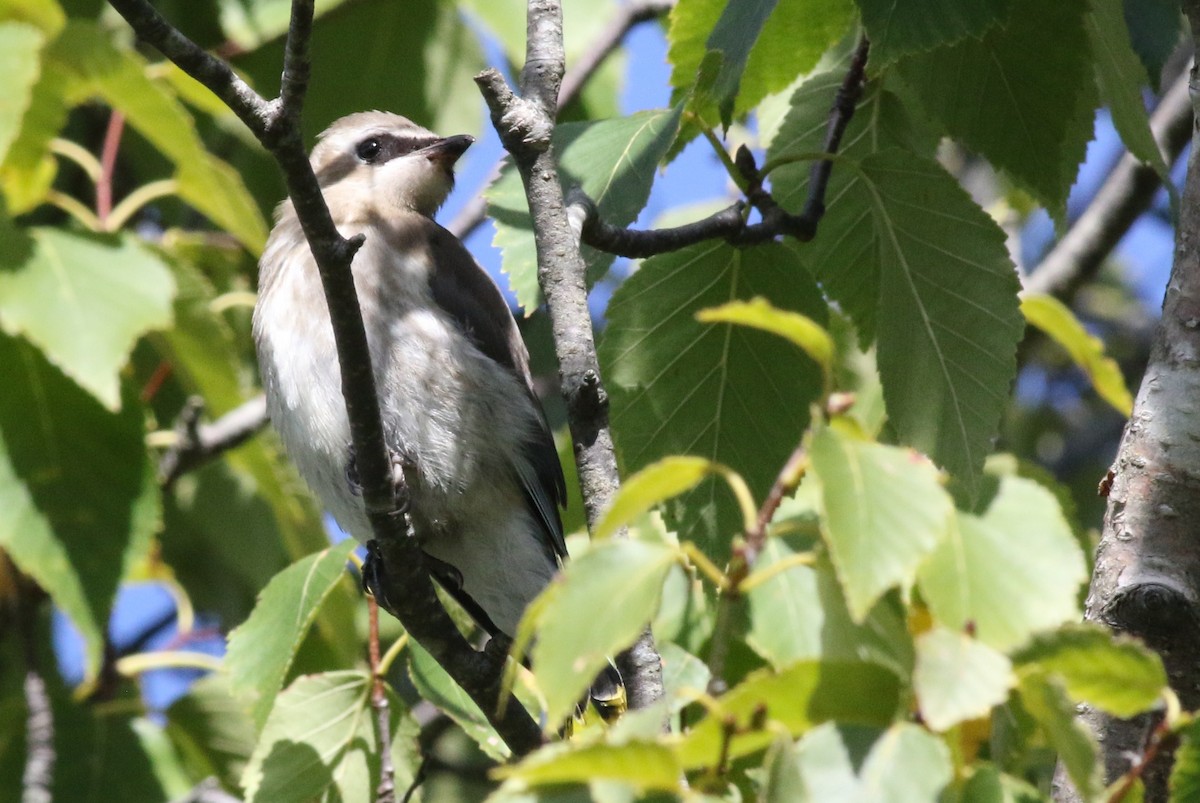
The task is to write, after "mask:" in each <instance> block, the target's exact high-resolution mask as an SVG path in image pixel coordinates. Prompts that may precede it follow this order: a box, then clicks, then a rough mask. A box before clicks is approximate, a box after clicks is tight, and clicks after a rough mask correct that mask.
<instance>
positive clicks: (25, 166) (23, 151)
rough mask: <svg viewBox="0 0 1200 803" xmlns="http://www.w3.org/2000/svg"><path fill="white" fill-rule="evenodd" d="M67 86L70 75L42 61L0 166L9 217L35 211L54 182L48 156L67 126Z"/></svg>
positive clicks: (0, 183)
mask: <svg viewBox="0 0 1200 803" xmlns="http://www.w3.org/2000/svg"><path fill="white" fill-rule="evenodd" d="M69 83H70V75H69V73H68V72H67V71H66V70H65V69H63V67H62V66H61V65H59V64H57V63H56V62H55V61H53V60H49V59H47V60H44V61H43V63H42V65H41V74H40V75H39V77H38V80H37V82H36V83H35V84H34V85H33V88H32V90H31V92H30V98H29V105H28V107H27V109H26V111H25V114H24V115H23V117H22V119H21V126H20V129H19V131H18V134H17V137H16V139H15V140H13V142H12V143H11V144H10V146H9V148H8V153H7V155H6V157H5V159H4V161H3V162H2V163H0V188H2V189H3V192H4V200H5V203H6V205H7V208H8V212H9V213H10V214H12V215H19V214H24V213H26V212H28V211H30V210H32V209H33V208H35V207H36V206H37V205H38V204H40V203H41V202H42V200H43V199H44V198H45V195H46V193H47V192H48V191H49V189H50V186H51V184H53V182H54V177H55V175H56V174H57V172H58V162H57V161H56V160H55V158H54V157H53V156H52V155H51V154H50V140H52V139H53V138H54V137H55V136H57V135H58V132H59V131H60V130H61V129H62V127H63V125H65V123H66V120H67V104H66V98H65V94H66V91H67V90H66V87H67V85H68V84H69Z"/></svg>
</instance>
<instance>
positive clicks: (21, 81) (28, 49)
mask: <svg viewBox="0 0 1200 803" xmlns="http://www.w3.org/2000/svg"><path fill="white" fill-rule="evenodd" d="M44 42H45V37H44V36H43V35H42V32H41V31H40V30H38V29H37V28H35V27H33V26H32V25H27V24H26V23H23V22H4V23H0V75H3V76H4V83H3V85H2V86H0V162H3V161H4V157H5V156H6V154H7V153H8V148H9V146H10V145H12V143H13V140H15V139H16V138H17V133H18V132H19V131H20V129H21V121H22V119H23V118H24V117H25V111H26V110H27V109H28V108H29V103H30V101H31V99H32V96H33V86H34V84H35V83H36V82H37V79H38V75H39V73H40V64H39V61H38V54H39V52H40V51H41V49H42V45H43V44H44Z"/></svg>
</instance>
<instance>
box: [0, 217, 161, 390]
mask: <svg viewBox="0 0 1200 803" xmlns="http://www.w3.org/2000/svg"><path fill="white" fill-rule="evenodd" d="M5 237H6V238H7V242H6V244H5V247H4V248H3V249H2V250H0V326H2V327H3V328H4V329H5V330H6V331H8V332H9V333H12V334H21V335H24V336H25V337H27V338H29V340H30V341H31V342H33V343H34V344H36V345H37V346H38V347H39V348H41V350H42V351H43V352H44V353H45V355H46V356H47V358H49V360H50V361H51V362H53V363H54V364H55V365H57V366H58V367H59V368H60V369H61V370H62V371H63V373H65V374H67V376H69V377H71V378H72V379H74V380H75V381H76V382H78V383H79V385H80V386H82V387H83V388H84V389H86V390H88V391H89V392H91V393H92V394H93V395H94V396H95V397H96V398H97V399H99V400H100V401H101V403H103V404H104V405H105V406H106V407H108V408H109V409H111V410H115V409H117V407H118V406H119V405H120V402H121V399H120V390H119V378H118V371H119V370H120V369H121V368H122V367H123V366H124V365H125V363H126V361H127V360H128V358H129V353H130V352H131V351H132V349H133V344H134V342H135V341H136V340H137V339H138V337H140V336H141V335H142V334H143V333H145V332H147V331H149V330H152V329H159V328H163V327H166V326H168V325H169V324H170V323H171V298H172V296H173V295H174V293H175V283H174V281H173V280H172V278H171V274H170V271H169V270H168V269H167V267H166V266H165V265H164V264H163V262H162V260H161V259H160V258H159V257H158V256H157V255H155V254H154V253H152V252H150V251H149V250H147V249H146V248H145V247H143V246H142V245H141V244H140V243H139V242H138V241H137V240H136V239H134V238H131V237H126V238H117V237H97V236H89V235H83V234H75V233H72V232H69V231H65V230H62V229H51V228H37V229H31V230H29V232H28V236H26V235H25V233H24V232H21V233H18V232H16V231H15V230H13V231H10V232H8V233H6V235H5Z"/></svg>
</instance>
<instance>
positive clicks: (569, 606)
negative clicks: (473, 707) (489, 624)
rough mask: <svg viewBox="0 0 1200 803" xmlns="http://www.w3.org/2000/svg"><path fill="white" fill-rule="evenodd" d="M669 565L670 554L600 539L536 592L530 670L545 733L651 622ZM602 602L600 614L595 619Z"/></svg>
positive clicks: (650, 545)
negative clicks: (540, 703) (542, 699)
mask: <svg viewBox="0 0 1200 803" xmlns="http://www.w3.org/2000/svg"><path fill="white" fill-rule="evenodd" d="M676 559H677V558H676V553H675V550H674V549H671V548H670V547H666V546H663V545H660V544H653V543H650V542H647V541H633V540H628V539H622V540H619V541H617V540H610V541H604V542H600V543H597V544H595V545H594V546H593V547H592V548H591V549H589V550H588V551H587V552H586V553H584V554H583V555H582V556H580V557H578V558H576V559H574V560H572V561H571V562H570V563H569V564H567V568H566V569H565V570H564V571H563V573H562V574H561V575H560V576H559V577H558V578H556V579H555V580H554V582H552V583H551V584H550V586H549V587H548V588H547V589H546V590H545V591H543V592H542V596H541V597H540V599H544V600H545V603H544V604H539V605H538V608H539V609H540V610H542V611H544V613H543V614H542V616H541V619H540V620H539V622H538V640H537V643H535V644H534V646H533V666H534V671H535V673H536V675H537V679H538V687H539V688H540V689H541V691H542V693H543V694H544V695H545V698H546V720H547V725H548V726H549V727H550V728H555V727H557V726H558V725H559V723H561V722H562V720H563V719H564V718H565V717H566V716H567V715H568V714H570V713H571V712H572V711H573V710H574V709H575V704H576V703H578V702H579V700H580V698H581V697H582V696H583V693H584V692H585V691H586V690H587V689H588V687H589V686H590V685H591V683H592V681H593V680H594V679H595V677H596V675H598V674H599V672H600V670H601V669H602V668H603V667H604V666H605V664H606V663H607V662H608V659H609V657H611V656H614V655H616V654H617V653H618V652H620V651H621V650H623V649H625V648H626V647H628V646H629V645H630V644H632V643H633V642H634V640H635V639H636V638H637V637H638V634H640V633H641V632H642V629H643V628H644V627H645V626H646V624H647V623H648V622H649V621H650V619H651V618H652V617H653V616H654V612H655V611H656V610H658V602H659V598H660V596H661V595H662V586H663V580H664V579H665V578H666V575H667V570H668V569H669V568H671V566H672V565H673V564H674V563H675V561H676ZM601 601H603V606H604V615H603V616H596V606H597V604H600V603H601ZM580 622H588V623H589V624H588V626H587V627H580V626H579V623H580Z"/></svg>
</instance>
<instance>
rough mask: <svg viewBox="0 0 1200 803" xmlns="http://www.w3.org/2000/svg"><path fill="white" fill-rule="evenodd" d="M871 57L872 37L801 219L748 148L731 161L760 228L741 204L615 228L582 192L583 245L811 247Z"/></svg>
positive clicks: (574, 200)
mask: <svg viewBox="0 0 1200 803" xmlns="http://www.w3.org/2000/svg"><path fill="white" fill-rule="evenodd" d="M869 52H870V42H868V41H867V39H866V37H863V38H862V39H861V40H859V43H858V47H857V48H856V49H855V51H854V56H853V58H851V60H850V67H849V68H848V69H847V70H846V76H845V78H844V79H843V80H842V85H841V87H840V88H839V89H838V91H837V94H836V95H835V96H834V101H833V105H832V107H831V109H830V112H829V122H828V124H827V126H826V131H825V151H824V157H823V158H818V159H816V160H815V161H814V162H813V166H812V171H811V173H810V176H809V182H808V197H807V199H806V201H805V203H804V209H803V211H802V212H801V213H800V214H799V215H793V214H791V213H790V212H787V211H786V210H784V209H783V207H781V206H780V205H779V204H778V203H777V202H776V201H775V198H774V197H773V196H772V195H771V193H770V192H769V191H768V190H767V189H766V187H765V186H764V182H765V178H766V177H765V176H764V174H763V172H762V171H761V170H760V169H759V167H758V165H757V164H756V163H755V161H754V155H753V154H751V153H750V150H749V149H748V148H746V147H745V146H742V147H741V148H739V149H738V151H737V154H736V156H735V157H734V159H732V160H731V161H732V162H733V164H734V167H733V168H731V169H733V170H735V171H736V173H737V176H735V177H736V178H738V179H739V181H738V183H739V184H740V185H741V186H743V187H744V188H745V194H746V202H747V203H749V204H750V205H751V206H753V207H754V208H755V209H757V210H758V211H759V213H760V214H761V215H762V220H761V222H759V223H749V222H748V221H747V216H746V214H745V205H744V204H743V203H741V202H739V203H737V204H735V205H733V206H730V207H727V208H725V209H722V210H721V211H719V212H716V213H715V214H713V215H710V216H709V217H706V218H704V219H702V220H697V221H695V222H693V223H688V224H686V225H684V226H677V227H675V228H671V229H649V230H637V229H626V228H621V227H619V226H613V225H611V224H609V223H606V222H605V221H603V220H601V219H600V215H599V210H598V209H597V207H596V204H595V203H594V202H593V201H592V200H591V199H590V198H588V197H587V196H586V195H585V194H584V193H583V192H582V190H578V189H577V190H573V191H572V193H571V196H570V203H571V206H572V207H573V208H574V209H575V210H578V211H577V214H579V215H580V216H581V217H582V226H581V227H580V236H581V237H582V239H583V242H585V243H587V244H588V245H590V246H592V247H593V248H597V249H599V250H601V251H606V252H608V253H610V254H617V255H618V256H623V257H630V258H644V257H648V256H654V255H655V254H663V253H666V252H668V251H678V250H679V249H680V248H684V247H686V246H689V245H693V244H695V243H698V242H703V241H704V240H714V239H722V240H728V241H729V242H730V243H732V244H734V245H738V246H746V245H755V244H757V243H762V242H766V241H767V240H773V239H775V238H776V237H781V236H788V237H794V238H796V239H797V240H799V241H801V242H808V241H809V240H811V239H812V238H813V237H814V236H816V233H817V227H818V226H819V225H820V223H821V218H823V217H824V216H825V193H826V190H827V188H828V186H829V177H830V175H831V174H832V171H833V162H834V157H835V156H836V155H837V151H838V148H839V147H840V146H841V142H842V137H843V136H844V135H845V133H846V127H847V126H848V125H849V124H850V120H851V119H852V118H853V117H854V110H855V108H856V107H857V106H858V101H859V98H860V97H862V89H863V76H864V74H865V70H866V65H867V56H868V54H869Z"/></svg>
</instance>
